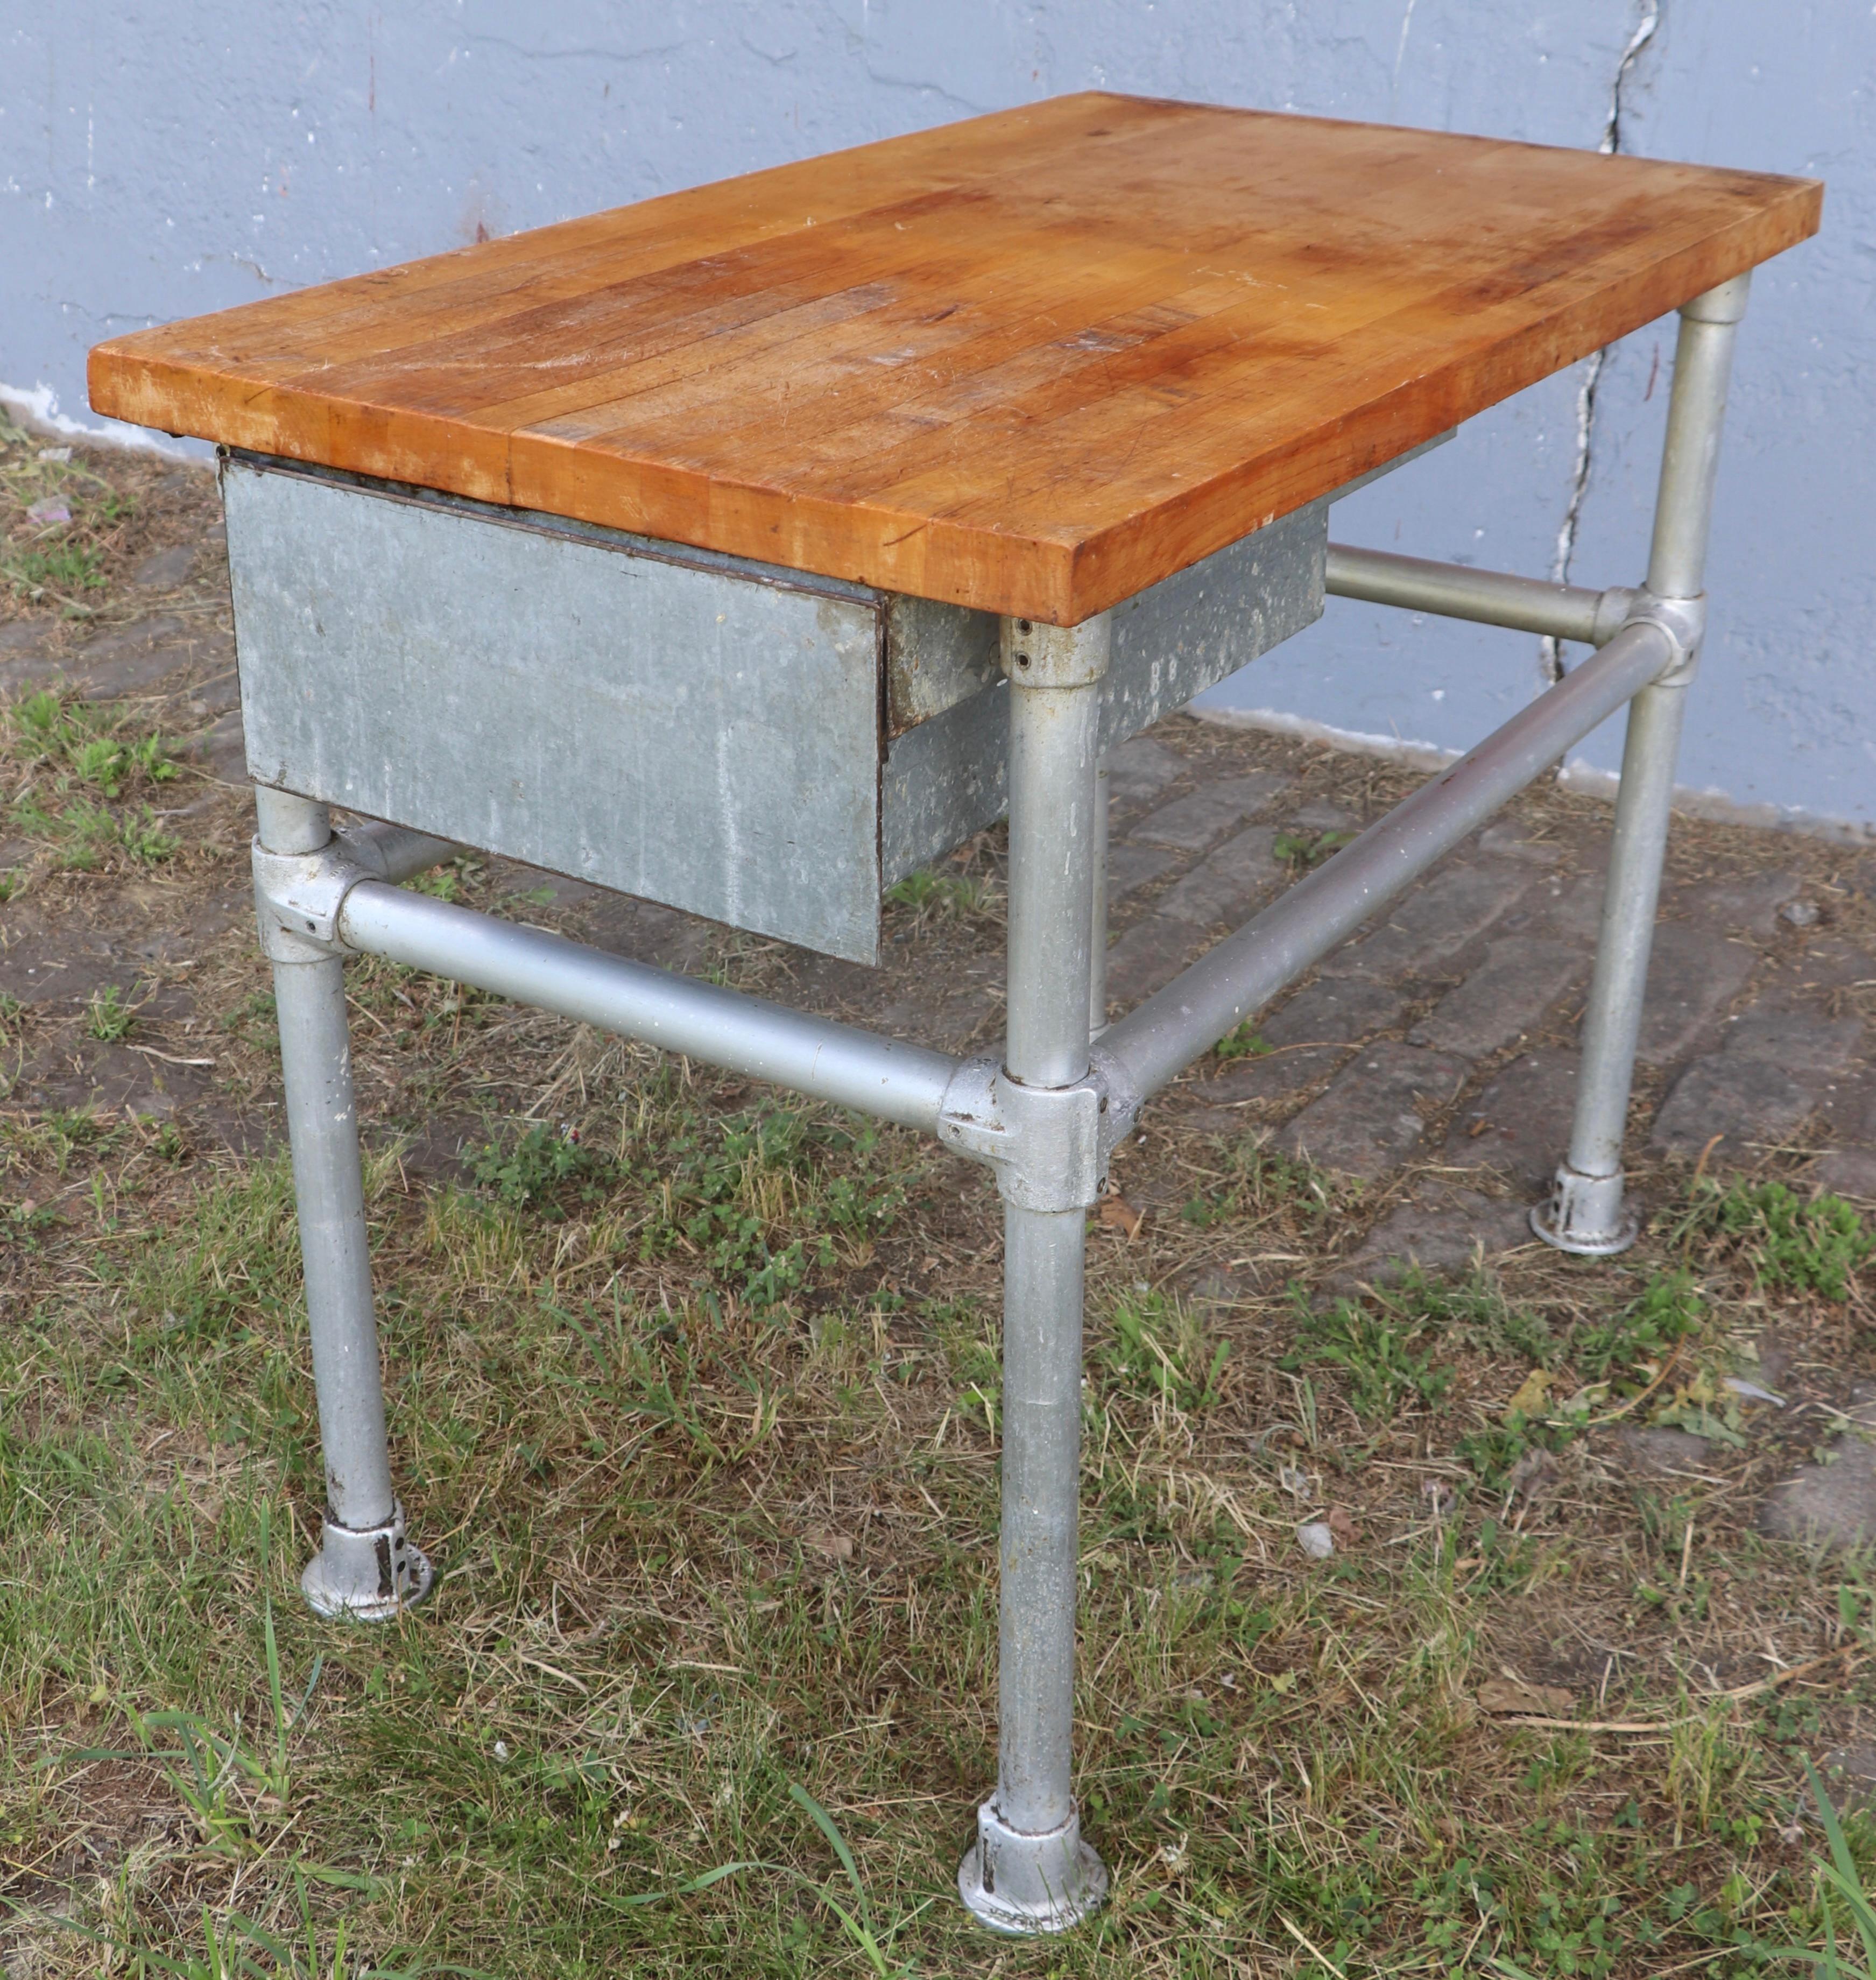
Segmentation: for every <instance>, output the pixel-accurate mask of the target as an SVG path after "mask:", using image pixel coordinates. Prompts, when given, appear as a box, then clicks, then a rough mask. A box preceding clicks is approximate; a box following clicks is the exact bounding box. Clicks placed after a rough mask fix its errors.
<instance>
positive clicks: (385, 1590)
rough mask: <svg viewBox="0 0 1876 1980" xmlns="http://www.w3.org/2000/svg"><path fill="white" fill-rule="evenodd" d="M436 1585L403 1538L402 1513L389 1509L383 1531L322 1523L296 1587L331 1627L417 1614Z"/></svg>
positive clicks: (425, 1562) (426, 1562) (418, 1552)
mask: <svg viewBox="0 0 1876 1980" xmlns="http://www.w3.org/2000/svg"><path fill="white" fill-rule="evenodd" d="M435 1579H436V1573H435V1570H433V1568H432V1567H431V1566H430V1557H429V1556H428V1555H427V1554H426V1553H424V1552H423V1549H422V1548H421V1547H418V1546H413V1544H412V1543H411V1542H410V1539H409V1538H408V1536H407V1535H406V1533H405V1532H404V1517H403V1507H401V1506H400V1505H397V1504H393V1506H392V1508H391V1516H390V1518H389V1519H388V1520H386V1521H385V1522H384V1525H382V1526H381V1527H363V1528H360V1527H342V1526H340V1524H339V1523H338V1521H337V1520H333V1519H328V1520H326V1521H324V1523H323V1525H322V1527H321V1529H320V1546H319V1551H318V1553H316V1554H315V1555H314V1556H313V1558H312V1559H311V1560H310V1561H308V1562H307V1566H306V1572H305V1573H304V1574H302V1575H301V1576H300V1590H301V1592H302V1593H304V1595H305V1596H306V1599H307V1603H309V1604H310V1606H311V1608H312V1610H313V1613H314V1615H316V1616H325V1617H326V1618H327V1620H329V1621H338V1620H344V1621H345V1622H348V1623H389V1622H390V1621H392V1620H394V1619H395V1618H396V1617H397V1616H400V1615H401V1614H403V1612H404V1610H407V1609H413V1608H415V1607H416V1606H417V1603H420V1602H421V1601H422V1600H423V1598H424V1596H427V1594H428V1593H430V1587H431V1585H432V1583H433V1582H434V1580H435Z"/></svg>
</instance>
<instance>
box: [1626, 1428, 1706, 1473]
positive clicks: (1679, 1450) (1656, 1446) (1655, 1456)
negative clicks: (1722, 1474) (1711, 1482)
mask: <svg viewBox="0 0 1876 1980" xmlns="http://www.w3.org/2000/svg"><path fill="white" fill-rule="evenodd" d="M1615 1441H1616V1442H1617V1443H1619V1444H1620V1445H1621V1446H1622V1455H1623V1456H1624V1457H1626V1458H1627V1459H1628V1460H1629V1463H1631V1464H1632V1465H1633V1466H1634V1467H1635V1469H1636V1470H1638V1471H1697V1470H1699V1468H1700V1467H1701V1466H1702V1465H1703V1464H1704V1463H1705V1462H1706V1461H1707V1458H1708V1455H1709V1454H1710V1453H1711V1452H1712V1448H1713V1446H1712V1441H1711V1440H1710V1439H1708V1438H1706V1437H1696V1436H1695V1434H1694V1433H1693V1432H1692V1430H1669V1429H1667V1428H1665V1427H1659V1428H1655V1429H1652V1430H1651V1429H1648V1428H1645V1427H1642V1426H1641V1425H1639V1424H1624V1425H1623V1426H1622V1428H1621V1429H1620V1430H1618V1431H1617V1432H1616V1433H1615Z"/></svg>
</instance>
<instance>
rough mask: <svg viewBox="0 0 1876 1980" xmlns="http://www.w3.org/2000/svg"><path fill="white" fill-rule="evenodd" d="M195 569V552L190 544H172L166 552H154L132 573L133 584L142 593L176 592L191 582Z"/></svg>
mask: <svg viewBox="0 0 1876 1980" xmlns="http://www.w3.org/2000/svg"><path fill="white" fill-rule="evenodd" d="M194 568H195V551H194V547H193V546H191V545H190V544H188V543H172V544H171V546H170V547H169V548H168V550H155V551H153V552H152V553H151V554H150V555H149V556H147V557H145V558H144V560H143V562H142V563H140V564H139V565H138V566H137V568H136V569H135V570H134V571H132V572H131V583H132V584H134V585H135V586H137V587H138V590H141V591H174V590H175V589H176V587H177V586H178V585H180V584H186V583H188V581H189V573H190V572H191V570H194Z"/></svg>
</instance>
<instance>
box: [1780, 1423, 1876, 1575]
mask: <svg viewBox="0 0 1876 1980" xmlns="http://www.w3.org/2000/svg"><path fill="white" fill-rule="evenodd" d="M1858 1414H1869V1412H1868V1410H1863V1411H1859V1412H1858ZM1832 1453H1833V1454H1832V1457H1831V1462H1830V1463H1828V1464H1801V1465H1800V1466H1799V1467H1798V1470H1797V1471H1796V1473H1795V1474H1794V1475H1793V1476H1792V1477H1790V1478H1788V1479H1786V1480H1785V1482H1784V1483H1782V1484H1779V1485H1775V1486H1774V1487H1772V1488H1771V1490H1770V1491H1769V1492H1768V1493H1766V1494H1765V1504H1764V1505H1763V1506H1761V1507H1760V1508H1759V1516H1758V1527H1759V1531H1760V1532H1761V1533H1769V1534H1770V1535H1771V1536H1772V1537H1773V1538H1774V1539H1775V1540H1798V1541H1801V1542H1802V1543H1804V1544H1805V1545H1806V1546H1822V1547H1829V1548H1833V1549H1834V1548H1841V1547H1855V1546H1868V1544H1869V1543H1870V1542H1871V1541H1872V1540H1876V1443H1871V1441H1870V1440H1869V1438H1868V1437H1867V1436H1865V1435H1863V1434H1860V1433H1859V1432H1857V1431H1852V1432H1851V1433H1849V1434H1848V1435H1846V1436H1843V1437H1838V1439H1837V1440H1835V1442H1834V1445H1833V1446H1832Z"/></svg>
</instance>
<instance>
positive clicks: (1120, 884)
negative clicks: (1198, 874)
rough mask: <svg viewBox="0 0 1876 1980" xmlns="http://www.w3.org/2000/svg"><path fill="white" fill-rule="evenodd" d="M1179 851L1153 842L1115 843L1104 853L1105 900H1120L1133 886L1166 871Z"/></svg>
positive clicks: (1142, 885)
mask: <svg viewBox="0 0 1876 1980" xmlns="http://www.w3.org/2000/svg"><path fill="white" fill-rule="evenodd" d="M1178 864H1179V855H1177V853H1176V852H1167V851H1165V850H1164V849H1163V848H1161V847H1160V846H1157V845H1117V846H1115V847H1114V849H1112V850H1111V852H1109V853H1108V855H1107V904H1108V905H1109V906H1110V907H1111V906H1112V905H1114V902H1116V901H1124V900H1125V899H1127V895H1129V894H1131V893H1132V892H1133V891H1134V889H1135V888H1136V887H1144V886H1145V885H1146V884H1147V882H1148V881H1150V880H1157V879H1159V877H1160V875H1161V874H1162V873H1170V872H1171V871H1172V869H1174V867H1175V866H1177V865H1178Z"/></svg>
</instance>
